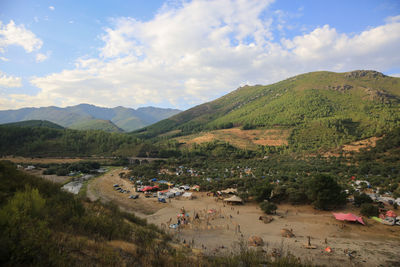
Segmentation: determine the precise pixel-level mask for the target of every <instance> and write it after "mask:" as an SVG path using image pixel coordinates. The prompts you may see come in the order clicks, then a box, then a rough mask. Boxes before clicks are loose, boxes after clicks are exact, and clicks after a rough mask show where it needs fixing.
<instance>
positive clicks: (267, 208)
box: [260, 201, 278, 214]
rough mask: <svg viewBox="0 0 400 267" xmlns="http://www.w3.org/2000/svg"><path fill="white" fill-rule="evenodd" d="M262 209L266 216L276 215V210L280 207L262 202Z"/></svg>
mask: <svg viewBox="0 0 400 267" xmlns="http://www.w3.org/2000/svg"><path fill="white" fill-rule="evenodd" d="M260 208H261V209H262V211H264V212H265V213H266V214H275V212H276V209H277V208H278V206H276V205H275V204H274V203H271V202H267V201H265V202H262V203H261V204H260Z"/></svg>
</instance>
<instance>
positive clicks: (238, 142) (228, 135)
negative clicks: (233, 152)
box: [177, 128, 290, 149]
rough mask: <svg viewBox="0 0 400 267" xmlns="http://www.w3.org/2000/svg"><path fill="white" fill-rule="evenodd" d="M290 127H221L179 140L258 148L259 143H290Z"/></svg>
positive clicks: (179, 139) (274, 144)
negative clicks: (253, 128) (246, 128)
mask: <svg viewBox="0 0 400 267" xmlns="http://www.w3.org/2000/svg"><path fill="white" fill-rule="evenodd" d="M289 133H290V130H288V129H264V130H242V129H239V128H231V129H221V130H215V131H210V132H205V133H200V134H195V135H189V136H184V137H179V138H177V140H178V141H179V142H181V143H185V144H188V145H190V144H193V143H196V144H201V143H204V142H211V141H213V140H219V141H224V142H229V143H231V144H232V145H234V146H237V147H240V148H249V147H251V148H253V149H255V148H257V145H264V146H265V145H269V146H281V145H287V144H288V141H287V139H288V136H289Z"/></svg>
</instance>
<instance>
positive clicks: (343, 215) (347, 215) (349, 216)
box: [332, 213, 365, 225]
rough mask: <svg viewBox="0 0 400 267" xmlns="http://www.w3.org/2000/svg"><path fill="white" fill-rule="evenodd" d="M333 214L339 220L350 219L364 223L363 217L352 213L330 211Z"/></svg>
mask: <svg viewBox="0 0 400 267" xmlns="http://www.w3.org/2000/svg"><path fill="white" fill-rule="evenodd" d="M332 214H333V216H335V218H336V220H339V221H350V222H359V223H361V224H363V225H365V223H364V221H363V219H362V218H361V217H359V216H356V215H354V214H353V213H332Z"/></svg>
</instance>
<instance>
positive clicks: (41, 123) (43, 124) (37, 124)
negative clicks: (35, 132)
mask: <svg viewBox="0 0 400 267" xmlns="http://www.w3.org/2000/svg"><path fill="white" fill-rule="evenodd" d="M8 126H10V127H46V128H51V129H64V127H62V126H60V125H58V124H55V123H52V122H50V121H42V120H29V121H20V122H12V123H5V124H1V125H0V127H8Z"/></svg>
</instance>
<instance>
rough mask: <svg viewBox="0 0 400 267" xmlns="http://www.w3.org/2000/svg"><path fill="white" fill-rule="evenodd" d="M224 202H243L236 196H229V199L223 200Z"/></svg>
mask: <svg viewBox="0 0 400 267" xmlns="http://www.w3.org/2000/svg"><path fill="white" fill-rule="evenodd" d="M224 201H225V202H230V203H243V200H242V199H241V198H240V197H238V196H236V195H235V196H231V197H230V198H225V199H224Z"/></svg>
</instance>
